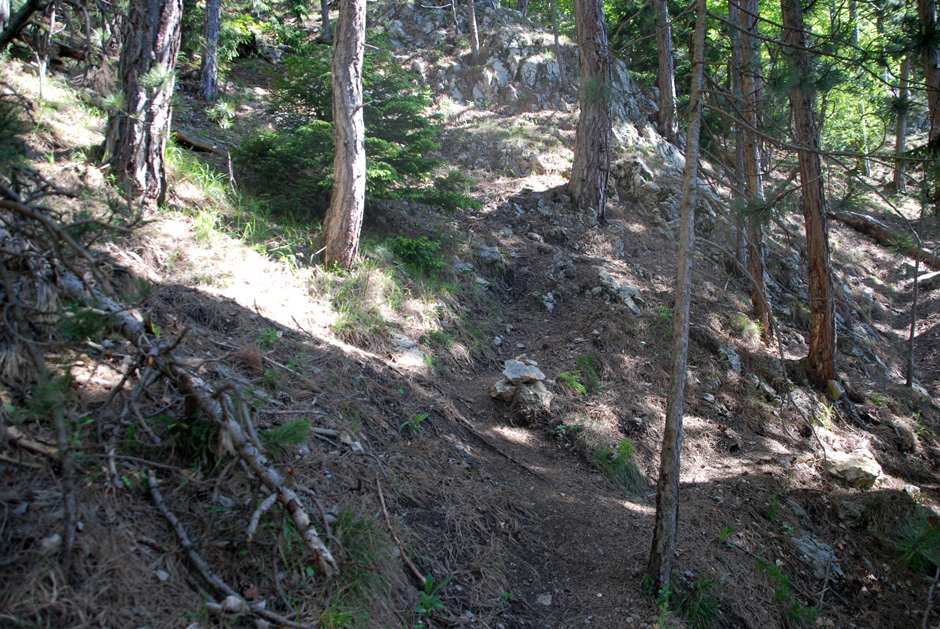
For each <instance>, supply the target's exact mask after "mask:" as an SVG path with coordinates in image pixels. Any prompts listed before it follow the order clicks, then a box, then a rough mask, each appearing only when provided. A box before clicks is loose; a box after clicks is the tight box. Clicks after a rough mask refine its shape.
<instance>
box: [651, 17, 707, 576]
mask: <svg viewBox="0 0 940 629" xmlns="http://www.w3.org/2000/svg"><path fill="white" fill-rule="evenodd" d="M705 27H706V12H705V0H696V22H695V35H694V40H693V46H694V52H693V59H692V88H691V94H690V96H689V128H688V136H687V142H686V145H687V148H686V158H685V159H686V162H685V171H684V173H683V177H682V203H681V210H680V211H681V217H682V218H681V226H680V229H679V268H678V270H677V272H676V307H675V314H674V317H675V319H674V321H673V334H672V361H671V365H672V367H671V376H670V382H669V393H668V397H667V400H666V426H665V429H664V431H663V447H662V451H661V454H660V467H659V482H658V483H657V485H656V489H657V492H656V521H655V523H654V525H653V547H652V550H651V551H650V560H649V565H648V567H647V573H648V574H649V576H650V577H651V578H652V582H653V584H654V586H655V588H656V589H657V590H661V589H662V588H664V587H666V586H667V585H668V584H669V579H670V577H671V575H672V564H673V560H674V558H675V553H676V533H677V532H678V526H679V470H680V457H681V453H682V416H683V412H684V406H685V384H686V372H687V370H688V363H689V360H688V354H689V306H690V304H691V301H692V256H693V253H694V249H695V202H696V187H695V186H696V180H697V179H698V159H699V132H700V129H701V125H702V74H703V66H704V59H705Z"/></svg>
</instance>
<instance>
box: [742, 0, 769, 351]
mask: <svg viewBox="0 0 940 629" xmlns="http://www.w3.org/2000/svg"><path fill="white" fill-rule="evenodd" d="M743 7H744V11H742V12H741V13H742V16H741V26H742V28H743V32H742V33H741V61H742V63H743V66H742V68H741V91H742V93H743V95H744V98H745V101H746V107H745V110H744V118H745V120H746V121H747V128H745V130H744V169H745V172H746V174H747V176H746V182H747V183H746V185H747V193H748V197H749V198H750V199H751V201H752V202H753V203H755V204H762V203H763V202H764V182H763V178H762V177H761V155H760V139H759V137H758V133H759V132H760V124H761V115H760V108H761V102H760V97H761V94H760V89H761V83H760V81H759V80H758V79H757V77H759V76H761V72H760V58H761V52H760V39H759V38H758V37H759V35H760V22H759V20H758V15H759V11H760V6H759V2H758V0H745V1H744V4H743ZM747 249H748V272H749V273H750V274H751V277H752V278H753V285H752V287H751V304H752V306H753V307H754V314H755V315H756V316H757V320H758V322H759V323H760V326H761V338H762V339H763V340H764V342H765V343H769V342H770V340H771V327H770V309H769V307H768V303H769V301H768V293H767V283H766V282H765V281H764V226H763V222H762V216H761V214H760V213H759V214H757V215H751V216H749V217H748V219H747Z"/></svg>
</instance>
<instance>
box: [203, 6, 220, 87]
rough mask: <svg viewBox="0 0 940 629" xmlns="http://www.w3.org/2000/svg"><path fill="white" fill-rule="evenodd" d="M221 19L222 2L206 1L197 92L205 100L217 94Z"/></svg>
mask: <svg viewBox="0 0 940 629" xmlns="http://www.w3.org/2000/svg"><path fill="white" fill-rule="evenodd" d="M221 18H222V0H206V27H205V32H204V33H203V35H204V40H205V41H204V42H203V46H205V48H204V49H203V53H202V73H201V80H200V83H199V91H201V92H202V95H203V97H204V98H205V99H206V100H212V99H213V98H215V97H216V94H218V92H219V23H220V21H221Z"/></svg>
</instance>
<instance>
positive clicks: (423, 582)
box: [375, 479, 428, 587]
mask: <svg viewBox="0 0 940 629" xmlns="http://www.w3.org/2000/svg"><path fill="white" fill-rule="evenodd" d="M375 488H376V489H377V490H378V492H379V502H380V503H381V504H382V515H384V516H385V524H386V526H388V532H389V534H390V535H391V536H392V540H394V542H395V545H396V546H398V551H399V552H400V553H401V558H402V559H403V560H404V562H405V565H407V566H408V568H409V569H410V570H411V574H413V575H415V578H416V579H418V583H420V584H421V587H427V583H428V580H427V579H425V578H424V575H423V574H421V571H420V570H418V568H417V566H415V565H414V563H413V562H412V561H411V559H410V558H409V557H408V553H407V552H405V547H404V546H403V545H402V543H401V540H400V539H398V535H396V534H395V529H393V528H392V521H391V520H390V519H389V517H388V509H386V508H385V496H383V495H382V485H381V484H380V483H379V479H375Z"/></svg>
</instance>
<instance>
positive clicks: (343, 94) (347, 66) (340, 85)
mask: <svg viewBox="0 0 940 629" xmlns="http://www.w3.org/2000/svg"><path fill="white" fill-rule="evenodd" d="M365 43H366V0H343V2H342V3H341V4H340V10H339V19H338V20H337V25H336V46H335V49H334V51H333V125H334V133H335V136H336V157H335V158H334V160H333V196H332V198H331V199H330V208H329V210H327V213H326V219H325V220H324V223H323V234H324V240H325V243H324V244H325V245H326V250H325V252H324V260H325V262H326V264H327V265H328V266H332V265H339V266H341V267H345V268H348V267H350V266H352V264H353V263H354V262H355V261H356V254H357V253H358V251H359V232H360V230H361V229H362V216H363V213H364V211H365V201H366V150H365V135H366V134H365V124H364V122H363V117H362V62H363V56H364V53H365Z"/></svg>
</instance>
